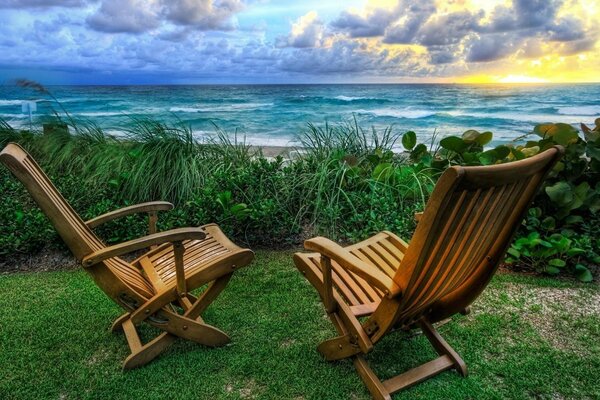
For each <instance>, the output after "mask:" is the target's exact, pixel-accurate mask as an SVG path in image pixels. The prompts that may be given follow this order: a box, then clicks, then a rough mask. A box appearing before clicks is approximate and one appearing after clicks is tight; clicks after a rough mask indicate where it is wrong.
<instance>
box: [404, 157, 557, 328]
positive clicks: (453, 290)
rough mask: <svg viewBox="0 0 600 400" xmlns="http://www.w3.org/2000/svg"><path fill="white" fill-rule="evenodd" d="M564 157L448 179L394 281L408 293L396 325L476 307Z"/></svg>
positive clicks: (462, 172) (456, 170) (461, 171)
mask: <svg viewBox="0 0 600 400" xmlns="http://www.w3.org/2000/svg"><path fill="white" fill-rule="evenodd" d="M562 153H563V149H562V147H560V146H555V147H552V148H550V149H548V150H546V151H544V152H543V153H540V154H538V155H536V156H533V157H530V158H527V159H524V160H520V161H515V162H510V163H506V164H499V165H493V166H483V167H457V166H455V167H451V168H449V169H448V170H446V171H445V172H444V174H443V175H442V176H441V177H440V179H439V181H438V183H437V185H436V187H435V189H434V191H433V193H432V195H431V198H430V200H429V202H428V203H427V207H426V208H425V211H424V214H423V216H422V217H421V220H420V221H419V224H418V226H417V228H416V231H415V234H414V235H413V237H412V240H411V242H410V244H409V247H408V250H407V252H406V255H405V257H404V259H403V260H402V264H401V265H400V268H399V269H398V272H397V273H396V275H395V277H394V280H395V281H396V283H398V285H400V287H402V288H403V293H402V297H401V299H400V304H399V307H398V312H397V313H396V316H395V324H401V325H405V324H410V323H411V321H415V320H417V319H419V318H420V317H422V316H424V315H427V317H428V318H429V319H430V320H440V319H442V318H445V317H447V316H449V315H452V314H454V313H456V312H458V311H461V310H462V309H464V308H465V307H466V306H468V305H469V304H470V303H471V302H472V301H473V300H475V298H476V297H477V296H478V295H479V294H480V293H481V291H482V290H483V289H484V288H485V286H486V285H487V283H488V282H489V280H490V279H491V277H492V275H493V274H494V272H495V270H496V268H497V267H498V265H499V263H500V262H501V261H502V258H503V256H504V253H505V252H506V249H507V248H508V246H509V245H510V242H511V240H512V238H513V236H514V234H515V232H516V230H517V229H518V227H519V225H520V223H521V221H522V219H523V217H524V214H525V212H526V211H527V209H528V207H529V205H530V204H531V202H532V200H533V197H534V196H535V194H536V193H537V191H538V190H539V188H540V187H541V185H542V182H543V180H544V178H545V177H546V175H547V174H548V173H549V172H550V170H551V169H552V168H553V166H554V164H555V163H556V162H557V161H558V160H559V159H560V157H561V156H562ZM432 322H434V321H432Z"/></svg>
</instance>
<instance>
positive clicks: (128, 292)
mask: <svg viewBox="0 0 600 400" xmlns="http://www.w3.org/2000/svg"><path fill="white" fill-rule="evenodd" d="M0 161H2V162H3V163H4V164H5V165H6V166H7V167H8V169H9V170H10V171H11V172H12V173H13V174H14V175H15V176H16V177H17V178H18V179H19V180H20V181H21V182H22V183H23V184H24V185H25V187H26V188H27V190H28V191H29V193H30V194H31V196H32V197H33V198H34V200H35V201H36V202H37V204H38V205H39V206H40V208H41V209H42V211H43V212H44V213H45V214H46V215H47V216H48V218H49V219H50V221H51V222H52V224H53V225H54V227H55V228H56V230H57V231H58V233H59V234H60V236H61V237H62V239H63V240H64V241H65V243H66V244H67V246H68V247H69V248H70V249H71V251H72V252H73V255H74V256H75V257H76V258H77V260H79V261H81V263H82V265H83V266H84V268H85V270H86V271H87V272H89V273H90V274H91V275H92V277H93V279H94V281H95V282H96V284H97V285H98V286H100V288H101V289H102V290H103V291H104V292H105V293H106V295H107V296H109V297H110V298H111V299H113V300H114V301H115V302H116V303H117V304H118V305H120V306H121V307H123V308H124V309H125V313H124V314H123V315H122V316H121V317H119V318H118V319H117V320H116V321H115V322H114V323H113V325H112V330H113V331H116V330H119V329H122V330H123V331H124V332H125V336H126V338H127V342H128V344H129V347H130V348H131V355H130V356H129V357H127V358H126V360H125V362H124V363H123V368H124V369H131V368H135V367H139V366H142V365H144V364H146V363H148V362H149V361H151V360H152V359H154V358H155V357H156V356H158V355H159V354H160V353H161V352H162V351H163V350H164V349H165V348H167V347H168V346H169V344H171V343H172V342H173V340H174V339H175V338H176V337H180V338H183V339H187V340H191V341H194V342H197V343H200V344H203V345H206V346H221V345H224V344H226V343H228V342H229V337H228V336H227V335H226V334H225V333H223V332H222V331H220V330H219V329H217V328H215V327H213V326H211V325H208V324H206V323H204V321H203V320H202V318H201V317H200V314H201V313H202V312H203V311H204V310H205V309H206V308H207V307H208V306H209V305H210V304H211V303H212V302H213V301H214V300H215V298H216V297H217V296H218V295H219V294H220V293H221V291H222V290H223V289H224V288H225V286H226V285H227V283H228V282H229V279H230V278H231V276H232V274H233V272H234V271H235V270H237V269H239V268H241V267H244V266H246V265H248V264H249V263H250V262H251V261H252V259H253V257H254V253H253V252H252V251H250V250H248V249H242V248H240V247H238V246H236V245H235V244H234V243H232V242H231V241H230V240H229V239H227V237H226V236H225V235H224V234H223V232H221V230H220V229H219V227H218V226H217V225H214V224H209V225H204V226H201V227H198V228H181V229H173V230H169V231H165V232H158V233H157V232H156V220H157V212H158V211H161V210H169V209H171V208H173V206H172V205H171V204H170V203H167V202H150V203H143V204H138V205H134V206H130V207H126V208H123V209H120V210H117V211H114V212H111V213H108V214H104V215H102V216H99V217H97V218H94V219H92V220H89V221H87V222H84V221H83V220H82V219H81V218H80V217H79V216H78V215H77V214H76V213H75V211H74V210H73V209H72V208H71V206H70V205H69V204H68V203H67V202H66V201H65V199H64V198H63V197H62V196H61V194H60V193H59V192H58V191H57V190H56V188H55V187H54V185H53V184H52V183H51V182H50V180H49V179H48V177H47V176H46V175H45V174H44V172H43V171H42V170H41V169H40V167H39V166H38V165H37V163H36V162H35V160H33V159H32V158H31V156H30V155H29V154H27V152H25V150H23V149H22V148H21V147H20V146H18V145H16V144H13V143H11V144H8V145H7V146H6V147H5V148H4V150H2V152H1V153H0ZM140 212H144V213H148V215H149V230H150V234H149V235H148V236H145V237H142V238H139V239H134V240H130V241H128V242H124V243H120V244H116V245H113V246H106V245H105V244H104V243H102V241H101V240H100V239H98V237H97V236H96V235H95V234H94V232H93V231H92V229H93V228H95V227H97V226H99V225H100V224H103V223H105V222H108V221H111V220H113V219H115V218H118V217H123V216H126V215H130V214H133V213H140ZM148 247H153V248H152V249H151V250H150V251H149V252H147V253H146V254H144V255H142V256H141V257H139V258H137V259H136V260H135V261H133V262H127V261H124V260H123V259H121V258H119V256H121V255H124V254H127V253H131V252H134V251H138V250H141V249H145V248H148ZM204 285H207V287H206V289H205V290H204V291H203V292H202V294H201V295H199V296H198V297H196V296H194V295H192V294H191V293H190V291H191V290H194V289H197V288H200V287H202V286H204ZM142 322H145V323H148V324H150V325H152V326H154V327H156V328H158V329H160V330H162V331H163V332H162V333H161V334H159V335H158V336H157V337H156V338H154V339H153V340H151V341H149V342H148V343H146V344H143V343H142V342H141V340H140V337H139V335H138V332H137V328H136V327H137V326H138V325H139V324H140V323H142Z"/></svg>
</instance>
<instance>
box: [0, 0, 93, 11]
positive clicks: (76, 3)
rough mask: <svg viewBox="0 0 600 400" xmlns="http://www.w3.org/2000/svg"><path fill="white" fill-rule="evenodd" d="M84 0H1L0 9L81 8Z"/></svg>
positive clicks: (85, 2)
mask: <svg viewBox="0 0 600 400" xmlns="http://www.w3.org/2000/svg"><path fill="white" fill-rule="evenodd" d="M87 3H88V1H86V0H2V1H0V8H17V9H18V8H48V7H83V6H85V5H86V4H87Z"/></svg>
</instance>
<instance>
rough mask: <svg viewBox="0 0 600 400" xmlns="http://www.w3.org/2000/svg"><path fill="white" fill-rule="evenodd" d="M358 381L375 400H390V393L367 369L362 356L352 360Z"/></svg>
mask: <svg viewBox="0 0 600 400" xmlns="http://www.w3.org/2000/svg"><path fill="white" fill-rule="evenodd" d="M352 362H353V363H354V367H355V368H356V371H358V375H359V376H360V379H362V381H363V382H364V384H365V386H366V387H367V389H369V392H371V396H373V399H375V400H391V399H392V397H391V392H390V391H389V390H387V389H386V387H385V386H384V385H383V382H381V381H380V380H379V378H377V375H375V372H373V370H372V369H371V367H369V364H368V363H367V360H365V358H364V357H363V356H355V357H354V358H353V360H352Z"/></svg>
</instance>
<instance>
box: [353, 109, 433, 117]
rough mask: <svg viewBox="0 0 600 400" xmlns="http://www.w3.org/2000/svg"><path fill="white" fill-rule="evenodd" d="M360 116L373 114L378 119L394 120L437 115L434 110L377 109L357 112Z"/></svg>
mask: <svg viewBox="0 0 600 400" xmlns="http://www.w3.org/2000/svg"><path fill="white" fill-rule="evenodd" d="M356 112H357V113H358V114H371V115H374V116H376V117H394V118H408V119H419V118H427V117H431V116H434V115H436V114H437V112H436V111H433V110H422V109H410V108H407V109H396V108H375V109H372V110H356Z"/></svg>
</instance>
